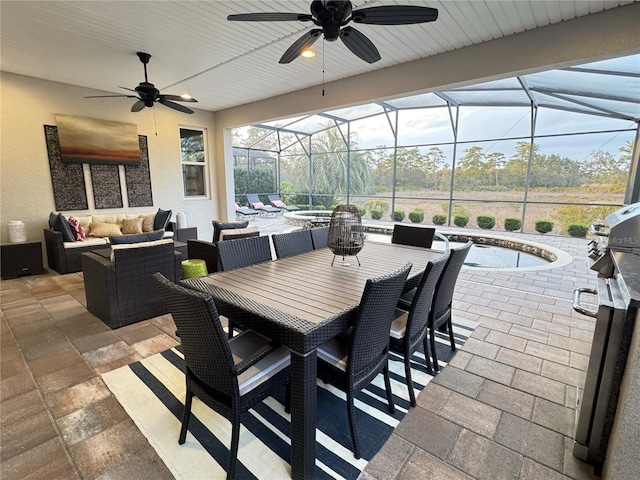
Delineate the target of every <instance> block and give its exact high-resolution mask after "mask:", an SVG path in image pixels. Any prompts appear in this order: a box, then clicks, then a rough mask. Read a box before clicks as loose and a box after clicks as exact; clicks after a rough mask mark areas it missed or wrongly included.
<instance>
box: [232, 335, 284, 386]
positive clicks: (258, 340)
mask: <svg viewBox="0 0 640 480" xmlns="http://www.w3.org/2000/svg"><path fill="white" fill-rule="evenodd" d="M269 342H271V340H270V339H269V338H267V337H265V336H263V335H260V334H259V333H258V332H256V331H254V330H245V331H243V332H242V333H240V334H239V335H236V336H235V337H233V338H232V339H231V340H229V347H230V348H231V353H232V354H233V361H234V363H235V364H236V365H237V364H238V363H240V362H242V361H243V360H244V359H245V358H248V357H250V356H251V355H252V354H253V353H255V352H256V350H259V349H260V348H262V347H263V346H265V345H268V344H269ZM289 363H290V352H289V349H288V348H286V347H279V348H277V349H275V350H274V351H273V352H271V353H270V354H269V355H267V356H266V357H264V358H263V359H261V360H260V361H258V362H256V363H255V364H254V365H252V366H251V367H249V368H247V369H246V370H245V371H244V372H242V373H241V374H240V375H238V387H239V390H240V395H244V394H245V393H247V392H249V391H251V390H253V389H254V388H256V387H257V386H259V385H261V384H262V383H264V382H265V381H266V380H268V379H269V378H271V377H273V376H274V375H275V374H276V373H278V372H280V371H282V370H283V369H284V368H286V367H287V366H288V365H289Z"/></svg>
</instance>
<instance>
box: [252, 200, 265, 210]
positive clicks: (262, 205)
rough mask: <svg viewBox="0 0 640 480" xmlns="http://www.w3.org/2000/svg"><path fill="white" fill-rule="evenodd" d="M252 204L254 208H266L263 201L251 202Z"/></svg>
mask: <svg viewBox="0 0 640 480" xmlns="http://www.w3.org/2000/svg"><path fill="white" fill-rule="evenodd" d="M251 206H252V207H253V208H257V209H260V208H264V203H262V202H256V203H252V204H251Z"/></svg>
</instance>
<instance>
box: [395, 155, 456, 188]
mask: <svg viewBox="0 0 640 480" xmlns="http://www.w3.org/2000/svg"><path fill="white" fill-rule="evenodd" d="M397 157H398V162H397V168H396V198H403V199H425V198H436V199H447V198H449V188H450V186H451V164H452V162H453V144H444V145H432V146H423V147H408V148H402V149H399V152H398V155H397Z"/></svg>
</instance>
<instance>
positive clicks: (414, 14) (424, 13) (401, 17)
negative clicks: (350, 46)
mask: <svg viewBox="0 0 640 480" xmlns="http://www.w3.org/2000/svg"><path fill="white" fill-rule="evenodd" d="M437 18H438V9H436V8H429V7H417V6H410V5H404V6H403V5H383V6H380V7H369V8H362V9H360V10H355V11H354V12H353V13H352V14H351V19H352V20H353V22H354V23H367V24H369V25H409V24H411V23H425V22H433V21H434V20H436V19H437Z"/></svg>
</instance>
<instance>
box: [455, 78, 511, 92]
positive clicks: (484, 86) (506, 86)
mask: <svg viewBox="0 0 640 480" xmlns="http://www.w3.org/2000/svg"><path fill="white" fill-rule="evenodd" d="M521 89H522V86H521V85H520V82H518V79H517V78H515V77H512V78H502V79H500V80H492V81H490V82H483V83H476V84H473V85H467V86H466V87H459V88H454V89H452V90H447V91H445V93H447V94H449V93H451V92H464V91H475V90H496V91H497V90H521Z"/></svg>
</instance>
